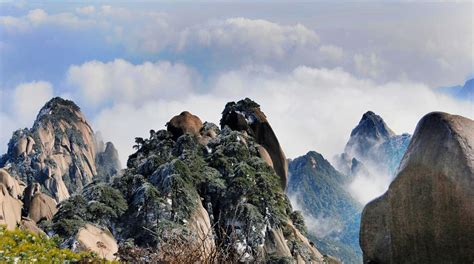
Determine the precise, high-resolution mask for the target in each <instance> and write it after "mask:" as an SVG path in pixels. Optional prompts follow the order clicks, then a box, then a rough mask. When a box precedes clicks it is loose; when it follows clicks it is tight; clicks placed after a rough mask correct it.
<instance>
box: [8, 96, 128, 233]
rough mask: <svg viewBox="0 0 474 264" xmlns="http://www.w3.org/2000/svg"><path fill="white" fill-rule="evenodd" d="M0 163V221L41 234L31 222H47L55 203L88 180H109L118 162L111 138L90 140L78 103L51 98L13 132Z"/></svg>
mask: <svg viewBox="0 0 474 264" xmlns="http://www.w3.org/2000/svg"><path fill="white" fill-rule="evenodd" d="M101 145H103V146H102V147H100V146H101ZM1 167H3V168H1ZM0 168H1V169H0V205H1V211H0V224H5V225H6V226H7V228H8V229H14V228H16V227H20V228H22V229H26V230H28V231H32V232H34V233H43V231H42V230H41V229H40V228H39V227H38V226H37V225H39V226H44V225H46V226H47V225H48V223H49V221H51V220H52V219H53V217H54V215H55V214H56V212H57V210H58V208H57V203H58V202H61V201H64V200H66V199H67V198H68V197H70V195H71V194H73V193H74V192H76V191H80V190H81V189H82V188H83V186H85V185H87V184H89V183H90V182H92V181H93V180H101V181H107V180H109V179H110V178H111V177H112V176H113V175H115V174H117V173H118V172H119V170H120V164H119V162H118V155H117V151H116V150H115V148H114V147H113V145H112V143H110V142H109V143H107V144H103V143H102V142H101V141H98V140H97V139H96V137H95V136H94V133H93V130H92V128H91V127H90V126H89V124H88V122H87V121H86V119H85V117H84V115H83V114H82V113H81V111H80V109H79V107H78V106H76V105H75V104H74V103H73V102H71V101H68V100H63V99H61V98H53V99H52V100H50V101H49V102H47V103H46V104H45V106H44V107H43V108H42V109H41V110H40V112H39V114H38V116H37V118H36V121H35V122H34V124H33V127H32V128H31V129H26V128H25V129H20V130H17V131H15V132H14V133H13V137H12V139H11V140H10V142H9V143H8V152H7V153H6V154H5V155H3V156H2V157H1V158H0ZM76 212H77V211H76Z"/></svg>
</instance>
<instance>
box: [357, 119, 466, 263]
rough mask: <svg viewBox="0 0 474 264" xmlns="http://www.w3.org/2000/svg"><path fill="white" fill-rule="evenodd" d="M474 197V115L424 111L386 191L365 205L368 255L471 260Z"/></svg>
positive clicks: (383, 259)
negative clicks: (395, 175)
mask: <svg viewBox="0 0 474 264" xmlns="http://www.w3.org/2000/svg"><path fill="white" fill-rule="evenodd" d="M473 197H474V121H473V120H470V119H467V118H464V117H461V116H455V115H449V114H446V113H439V112H435V113H430V114H428V115H426V116H425V117H423V118H422V119H421V121H420V122H419V123H418V126H417V129H416V131H415V135H414V136H413V138H412V140H411V142H410V145H409V147H408V150H407V152H406V154H405V156H404V158H403V160H402V162H401V164H400V168H399V171H398V175H397V177H396V179H395V180H394V181H393V182H392V184H391V185H390V188H389V190H388V192H387V193H386V194H384V195H383V196H382V197H380V198H379V199H377V200H375V201H373V202H372V203H370V204H369V205H367V206H366V208H365V209H364V213H363V216H362V226H361V236H360V242H361V243H360V244H361V247H362V250H363V252H364V260H365V261H366V262H373V263H472V261H473V260H474V243H472V241H474V199H473Z"/></svg>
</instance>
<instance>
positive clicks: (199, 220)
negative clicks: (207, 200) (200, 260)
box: [188, 201, 216, 256]
mask: <svg viewBox="0 0 474 264" xmlns="http://www.w3.org/2000/svg"><path fill="white" fill-rule="evenodd" d="M196 204H197V208H196V209H195V210H194V212H193V214H192V215H191V217H190V218H189V222H188V227H189V229H190V230H191V231H192V232H193V233H194V234H196V236H197V241H198V243H203V245H202V250H203V255H204V256H206V255H209V254H211V253H212V252H213V250H214V248H215V247H216V245H215V243H214V237H213V230H212V226H211V220H210V219H209V214H208V212H207V211H206V209H204V207H203V206H202V203H201V201H197V202H196Z"/></svg>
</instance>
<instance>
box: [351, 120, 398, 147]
mask: <svg viewBox="0 0 474 264" xmlns="http://www.w3.org/2000/svg"><path fill="white" fill-rule="evenodd" d="M393 136H395V133H394V132H393V131H392V130H391V129H390V128H389V127H388V126H387V124H386V123H385V121H384V120H383V119H382V118H381V117H380V116H378V115H376V114H375V113H374V112H372V111H368V112H366V113H365V114H364V115H363V116H362V119H361V120H360V122H359V124H358V125H357V126H356V127H355V128H354V129H353V130H352V132H351V137H350V139H349V142H347V145H346V148H345V152H346V153H348V154H350V155H351V156H359V155H364V154H365V153H367V152H368V150H369V149H370V148H372V147H374V146H375V145H377V144H379V143H380V142H383V141H386V140H388V139H390V138H391V137H393Z"/></svg>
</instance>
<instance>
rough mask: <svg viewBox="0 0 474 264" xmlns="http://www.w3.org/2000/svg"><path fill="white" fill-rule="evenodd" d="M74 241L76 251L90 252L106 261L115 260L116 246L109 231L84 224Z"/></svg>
mask: <svg viewBox="0 0 474 264" xmlns="http://www.w3.org/2000/svg"><path fill="white" fill-rule="evenodd" d="M76 239H77V240H76V242H77V244H76V250H78V251H92V252H95V253H97V255H98V256H100V257H101V258H105V259H107V260H114V259H116V257H115V256H114V254H115V253H117V251H118V245H117V241H116V240H115V238H114V237H113V235H112V234H111V233H110V231H108V230H105V229H102V228H98V227H96V226H94V225H90V224H86V225H85V226H84V227H82V228H81V229H80V230H79V232H78V233H77V236H76Z"/></svg>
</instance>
